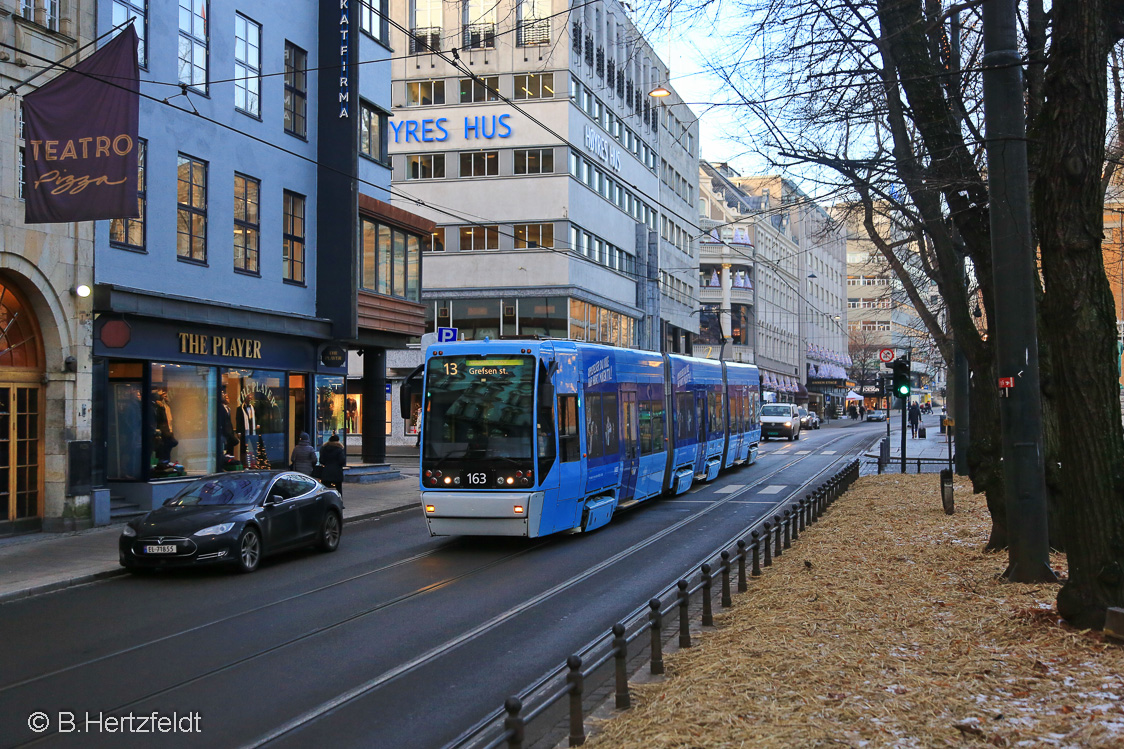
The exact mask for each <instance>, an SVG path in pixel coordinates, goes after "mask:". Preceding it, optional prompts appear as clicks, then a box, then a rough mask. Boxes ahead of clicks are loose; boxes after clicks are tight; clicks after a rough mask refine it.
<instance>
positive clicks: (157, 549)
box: [144, 544, 176, 554]
mask: <svg viewBox="0 0 1124 749" xmlns="http://www.w3.org/2000/svg"><path fill="white" fill-rule="evenodd" d="M144 553H145V554H175V553H176V546H175V544H164V545H162V546H146V547H144Z"/></svg>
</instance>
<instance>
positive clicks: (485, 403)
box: [422, 355, 536, 468]
mask: <svg viewBox="0 0 1124 749" xmlns="http://www.w3.org/2000/svg"><path fill="white" fill-rule="evenodd" d="M535 362H536V360H535V358H534V357H530V356H507V355H492V356H443V357H434V358H432V359H430V360H429V366H428V371H427V373H426V394H425V395H426V406H425V408H426V413H425V420H424V424H425V429H424V434H423V437H422V444H423V447H424V451H423V453H422V455H423V461H424V462H425V463H426V465H427V467H432V468H440V467H442V466H446V467H453V466H465V465H476V466H478V467H481V468H483V467H484V466H483V465H480V464H481V463H485V464H487V465H488V466H489V467H497V468H498V467H500V466H498V465H497V462H498V463H505V462H506V463H509V464H510V463H512V462H517V463H519V464H529V463H530V461H532V460H533V456H534V452H533V448H532V444H533V439H534V423H535V420H534V415H535V412H534V401H535V397H534V384H535Z"/></svg>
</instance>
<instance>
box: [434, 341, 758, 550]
mask: <svg viewBox="0 0 1124 749" xmlns="http://www.w3.org/2000/svg"><path fill="white" fill-rule="evenodd" d="M424 370H425V371H424V390H423V393H424V395H423V402H422V437H421V446H422V449H421V457H420V460H421V476H420V481H421V490H422V504H423V506H424V507H425V517H426V522H427V523H428V525H429V532H430V534H431V535H434V536H445V535H484V536H527V537H532V538H533V537H537V536H546V535H549V534H551V533H563V532H578V531H589V530H593V529H594V528H598V527H600V526H602V525H604V524H605V523H607V522H609V519H610V518H611V517H612V516H613V513H614V512H616V511H617V510H619V509H622V508H625V507H629V506H631V505H635V504H636V503H638V502H642V501H644V500H646V499H651V498H652V497H656V496H659V495H661V494H664V493H671V494H682V493H683V492H685V491H687V490H688V489H689V488H690V487H691V485H692V483H693V482H694V481H696V480H702V481H710V480H712V479H714V478H715V476H717V475H718V472H719V471H720V470H721V469H723V468H727V467H730V466H732V465H735V464H749V463H753V462H754V461H755V460H756V459H757V450H758V443H759V441H760V437H761V424H760V419H759V417H758V411H759V405H760V396H761V386H760V376H759V373H758V370H757V367H755V366H752V365H749V364H738V363H732V362H719V361H714V360H709V359H695V358H692V357H688V356H679V355H675V354H660V353H656V352H651V351H634V350H630V349H622V348H615V347H610V346H602V345H598V344H592V343H581V342H577V341H567V340H541V341H538V340H530V341H529V340H499V341H489V340H487V339H485V340H484V341H459V342H455V343H438V344H435V345H432V346H430V347H429V348H428V349H427V351H426V357H425V364H424Z"/></svg>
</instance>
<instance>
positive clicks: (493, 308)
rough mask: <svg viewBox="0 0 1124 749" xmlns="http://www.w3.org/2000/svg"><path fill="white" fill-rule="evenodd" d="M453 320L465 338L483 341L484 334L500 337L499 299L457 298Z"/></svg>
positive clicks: (454, 301)
mask: <svg viewBox="0 0 1124 749" xmlns="http://www.w3.org/2000/svg"><path fill="white" fill-rule="evenodd" d="M452 307H453V310H452V312H453V320H455V321H456V322H455V325H456V327H457V328H458V330H459V331H460V334H461V336H462V337H463V338H464V339H465V340H475V341H481V340H483V339H484V336H491V337H492V338H498V337H499V330H500V300H499V299H455V300H453V302H452Z"/></svg>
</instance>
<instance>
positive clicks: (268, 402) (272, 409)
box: [222, 369, 289, 469]
mask: <svg viewBox="0 0 1124 749" xmlns="http://www.w3.org/2000/svg"><path fill="white" fill-rule="evenodd" d="M222 384H223V390H224V394H225V395H226V399H227V403H226V405H227V406H228V408H229V410H230V426H231V428H232V429H233V435H230V432H229V431H227V428H226V425H225V424H224V426H223V430H224V434H225V436H224V448H225V449H226V455H228V456H233V457H234V458H236V459H237V460H238V462H239V463H241V465H242V467H244V468H247V469H268V468H283V467H285V466H287V465H288V445H287V439H288V435H287V430H286V423H287V419H286V416H287V414H286V413H285V412H286V410H287V405H288V397H289V393H288V390H289V387H288V378H287V376H286V375H285V373H284V372H272V371H267V370H260V369H223V370H222ZM224 418H225V414H224ZM231 436H233V438H234V439H236V440H237V442H236V443H235V442H233V441H232V440H231ZM227 445H230V447H227ZM225 461H226V458H225V457H224V462H225ZM223 467H226V466H223Z"/></svg>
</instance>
